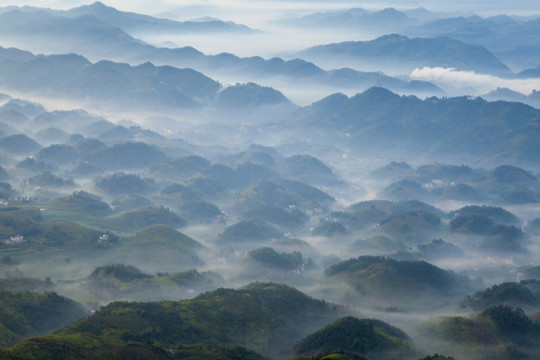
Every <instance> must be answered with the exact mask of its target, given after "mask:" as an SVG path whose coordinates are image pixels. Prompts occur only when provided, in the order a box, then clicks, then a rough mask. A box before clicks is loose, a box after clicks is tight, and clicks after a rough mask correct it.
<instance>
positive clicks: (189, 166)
mask: <svg viewBox="0 0 540 360" xmlns="http://www.w3.org/2000/svg"><path fill="white" fill-rule="evenodd" d="M208 167H210V162H209V161H208V160H206V159H205V158H202V157H200V156H183V157H178V158H174V159H168V160H165V161H163V162H161V163H159V164H157V165H155V166H153V167H152V168H151V171H152V173H153V174H156V175H157V176H161V177H167V178H170V179H178V178H180V179H187V178H189V177H191V176H193V175H195V174H198V173H200V172H201V171H203V170H204V169H206V168H208Z"/></svg>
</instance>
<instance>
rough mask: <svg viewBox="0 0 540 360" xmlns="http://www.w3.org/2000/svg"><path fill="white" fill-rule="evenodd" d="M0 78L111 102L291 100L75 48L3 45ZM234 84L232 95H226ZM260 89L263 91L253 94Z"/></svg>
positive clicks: (45, 91)
mask: <svg viewBox="0 0 540 360" xmlns="http://www.w3.org/2000/svg"><path fill="white" fill-rule="evenodd" d="M0 80H1V81H2V83H3V85H4V86H6V87H9V88H12V89H16V90H22V91H30V92H37V91H39V92H40V94H41V95H49V96H55V97H58V96H59V95H60V96H64V97H68V98H77V97H79V98H80V97H82V98H85V99H90V100H93V101H100V102H102V103H105V104H107V105H112V104H115V106H122V105H126V104H129V106H142V107H151V108H155V107H165V108H194V107H198V106H201V105H219V106H233V107H234V106H237V104H238V103H240V104H243V105H245V106H248V105H250V104H253V105H254V106H259V105H265V104H278V103H289V104H290V101H289V100H288V99H287V98H286V97H285V96H284V95H283V94H281V93H280V92H278V91H277V90H274V89H271V88H263V87H260V86H259V85H256V84H253V83H251V84H249V86H244V85H242V84H237V85H235V86H231V87H228V88H226V89H223V88H222V85H221V84H220V83H218V82H217V81H214V80H212V79H210V78H209V77H207V76H205V75H203V74H202V73H200V72H198V71H195V70H193V69H179V68H175V67H172V66H155V65H153V64H151V63H149V62H147V63H144V64H140V65H138V66H130V65H128V64H125V63H116V62H112V61H105V60H104V61H99V62H96V63H91V62H90V61H89V60H87V59H86V58H84V57H82V56H80V55H75V54H66V55H33V54H31V53H29V52H26V51H21V50H17V49H13V48H10V49H4V48H2V47H0ZM235 89H236V90H237V91H236V93H237V96H236V97H235V98H231V97H230V96H227V94H229V93H231V92H233V91H235ZM222 90H223V91H222ZM261 91H263V92H264V93H265V95H266V97H261V96H260V95H254V94H256V93H259V92H261ZM270 95H272V96H270ZM134 100H135V101H136V103H134V102H133V101H134Z"/></svg>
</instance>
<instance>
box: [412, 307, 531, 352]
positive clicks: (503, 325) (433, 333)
mask: <svg viewBox="0 0 540 360" xmlns="http://www.w3.org/2000/svg"><path fill="white" fill-rule="evenodd" d="M421 333H422V334H423V335H425V336H427V337H428V338H429V339H432V340H444V341H449V342H450V343H451V346H452V347H453V349H454V350H456V349H459V351H460V352H461V353H476V354H482V353H484V354H486V353H491V355H490V356H491V357H492V358H501V359H514V358H521V359H526V358H538V355H539V348H538V341H537V340H538V336H539V335H540V325H539V324H538V323H536V322H533V321H532V320H531V319H530V318H529V317H528V316H527V315H525V313H524V312H523V310H521V309H520V308H512V307H510V306H507V305H498V306H493V307H490V308H488V309H486V310H484V311H482V312H481V313H478V314H476V315H474V316H472V317H471V318H464V317H459V316H457V317H437V318H432V319H430V320H428V321H427V322H425V323H424V324H423V325H422V327H421ZM518 347H519V348H518ZM512 354H513V355H514V356H512ZM516 354H520V355H519V356H517V357H515V355H516Z"/></svg>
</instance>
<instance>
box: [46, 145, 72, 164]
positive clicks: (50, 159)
mask: <svg viewBox="0 0 540 360" xmlns="http://www.w3.org/2000/svg"><path fill="white" fill-rule="evenodd" d="M79 156H80V154H79V152H78V151H76V150H75V149H74V148H73V147H72V146H69V145H64V144H53V145H51V146H48V147H46V148H43V149H41V150H40V151H39V152H38V153H37V157H38V159H40V160H43V161H44V162H46V163H49V164H53V165H64V164H68V163H71V162H73V161H75V160H76V159H78V158H79Z"/></svg>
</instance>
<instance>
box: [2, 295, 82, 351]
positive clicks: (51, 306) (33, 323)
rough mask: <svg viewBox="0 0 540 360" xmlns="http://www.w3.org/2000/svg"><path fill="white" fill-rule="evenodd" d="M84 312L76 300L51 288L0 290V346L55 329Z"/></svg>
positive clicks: (72, 320)
mask: <svg viewBox="0 0 540 360" xmlns="http://www.w3.org/2000/svg"><path fill="white" fill-rule="evenodd" d="M85 315H86V311H85V309H84V308H83V307H82V306H81V305H80V304H78V303H76V302H75V301H73V300H70V299H67V298H65V297H63V296H60V295H58V294H57V293H55V292H48V293H44V294H37V293H31V292H28V291H25V292H15V291H6V290H0V346H1V347H5V346H10V345H13V344H15V343H16V342H18V341H21V340H22V339H24V338H27V337H30V336H35V335H39V334H44V333H46V332H49V331H52V330H55V329H58V328H60V327H62V326H64V325H66V324H70V323H72V322H74V321H75V320H77V319H79V318H81V317H83V316H85Z"/></svg>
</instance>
